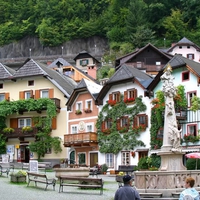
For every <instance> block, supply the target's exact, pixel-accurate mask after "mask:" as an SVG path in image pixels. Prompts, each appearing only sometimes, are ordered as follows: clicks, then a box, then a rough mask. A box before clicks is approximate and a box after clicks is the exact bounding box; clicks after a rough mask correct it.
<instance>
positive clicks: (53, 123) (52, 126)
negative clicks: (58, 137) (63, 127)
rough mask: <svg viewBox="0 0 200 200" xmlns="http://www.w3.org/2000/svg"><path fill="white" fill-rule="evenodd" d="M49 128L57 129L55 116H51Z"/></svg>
mask: <svg viewBox="0 0 200 200" xmlns="http://www.w3.org/2000/svg"><path fill="white" fill-rule="evenodd" d="M51 128H52V129H53V130H56V129H57V118H56V117H54V118H52V124H51Z"/></svg>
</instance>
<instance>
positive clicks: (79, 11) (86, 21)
mask: <svg viewBox="0 0 200 200" xmlns="http://www.w3.org/2000/svg"><path fill="white" fill-rule="evenodd" d="M0 10H2V11H3V12H1V13H0V45H5V44H8V43H11V42H13V41H17V40H19V39H22V38H24V37H25V36H28V35H34V36H37V37H39V39H40V41H41V42H42V44H43V45H44V46H57V45H60V44H62V43H63V42H66V41H68V40H72V39H75V38H86V37H90V36H95V35H98V36H103V37H107V38H108V39H109V42H110V44H111V46H112V45H113V44H114V45H113V49H115V50H117V51H118V52H119V51H120V50H121V48H122V46H123V45H124V44H126V45H127V46H129V50H131V48H132V49H134V48H136V47H141V46H143V45H144V44H146V43H147V42H151V43H153V44H155V45H156V44H157V45H159V46H165V45H164V38H166V45H169V44H170V43H171V42H174V41H178V40H180V39H181V38H182V37H184V36H185V37H187V38H188V39H190V40H192V41H193V42H195V43H197V44H200V43H199V40H198V39H199V36H200V29H199V27H200V17H199V15H198V13H199V11H200V4H199V1H198V0H192V1H191V0H173V1H171V0H160V1H157V0H148V1H147V0H123V1H122V0H87V1H85V0H61V1H58V0H48V1H46V0H28V1H26V0H15V1H14V0H7V1H4V0H0ZM155 38H157V41H155Z"/></svg>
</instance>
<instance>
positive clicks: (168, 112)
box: [158, 65, 186, 171]
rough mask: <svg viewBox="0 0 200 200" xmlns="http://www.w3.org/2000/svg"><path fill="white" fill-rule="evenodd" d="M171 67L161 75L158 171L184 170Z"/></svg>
mask: <svg viewBox="0 0 200 200" xmlns="http://www.w3.org/2000/svg"><path fill="white" fill-rule="evenodd" d="M171 72H172V68H171V66H170V65H168V66H167V68H166V69H165V72H164V74H163V75H162V76H161V81H162V82H163V88H162V90H163V92H164V96H165V114H164V129H163V131H164V132H163V146H162V147H161V151H160V152H159V153H158V155H160V156H161V166H160V169H159V170H160V171H170V170H173V171H174V170H175V171H176V170H185V169H186V168H185V166H184V165H183V162H182V156H183V154H184V153H182V149H181V145H180V140H181V131H182V130H178V125H177V120H176V114H175V108H174V96H175V95H176V87H175V86H174V77H173V76H172V75H171Z"/></svg>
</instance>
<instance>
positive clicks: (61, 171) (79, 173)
mask: <svg viewBox="0 0 200 200" xmlns="http://www.w3.org/2000/svg"><path fill="white" fill-rule="evenodd" d="M54 171H55V176H56V177H57V178H59V176H75V177H88V176H89V173H90V169H89V168H88V167H79V168H54Z"/></svg>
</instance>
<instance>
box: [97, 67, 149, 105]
mask: <svg viewBox="0 0 200 200" xmlns="http://www.w3.org/2000/svg"><path fill="white" fill-rule="evenodd" d="M152 80H153V78H152V77H151V76H150V75H148V74H146V73H144V72H142V71H140V70H139V69H137V68H134V67H132V66H128V65H126V64H124V65H122V66H121V67H120V68H119V70H117V71H116V72H115V74H114V75H113V76H112V77H111V78H110V79H109V80H108V81H107V82H106V84H105V85H104V86H103V88H102V90H101V91H100V93H99V95H98V97H97V100H96V104H101V103H102V100H103V98H104V97H105V95H106V94H107V92H108V91H109V90H110V88H111V87H112V86H113V85H119V84H121V83H127V82H131V81H132V82H137V84H139V85H140V86H141V87H142V88H143V89H144V90H145V89H146V88H147V87H148V85H149V84H150V83H151V81H152Z"/></svg>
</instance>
